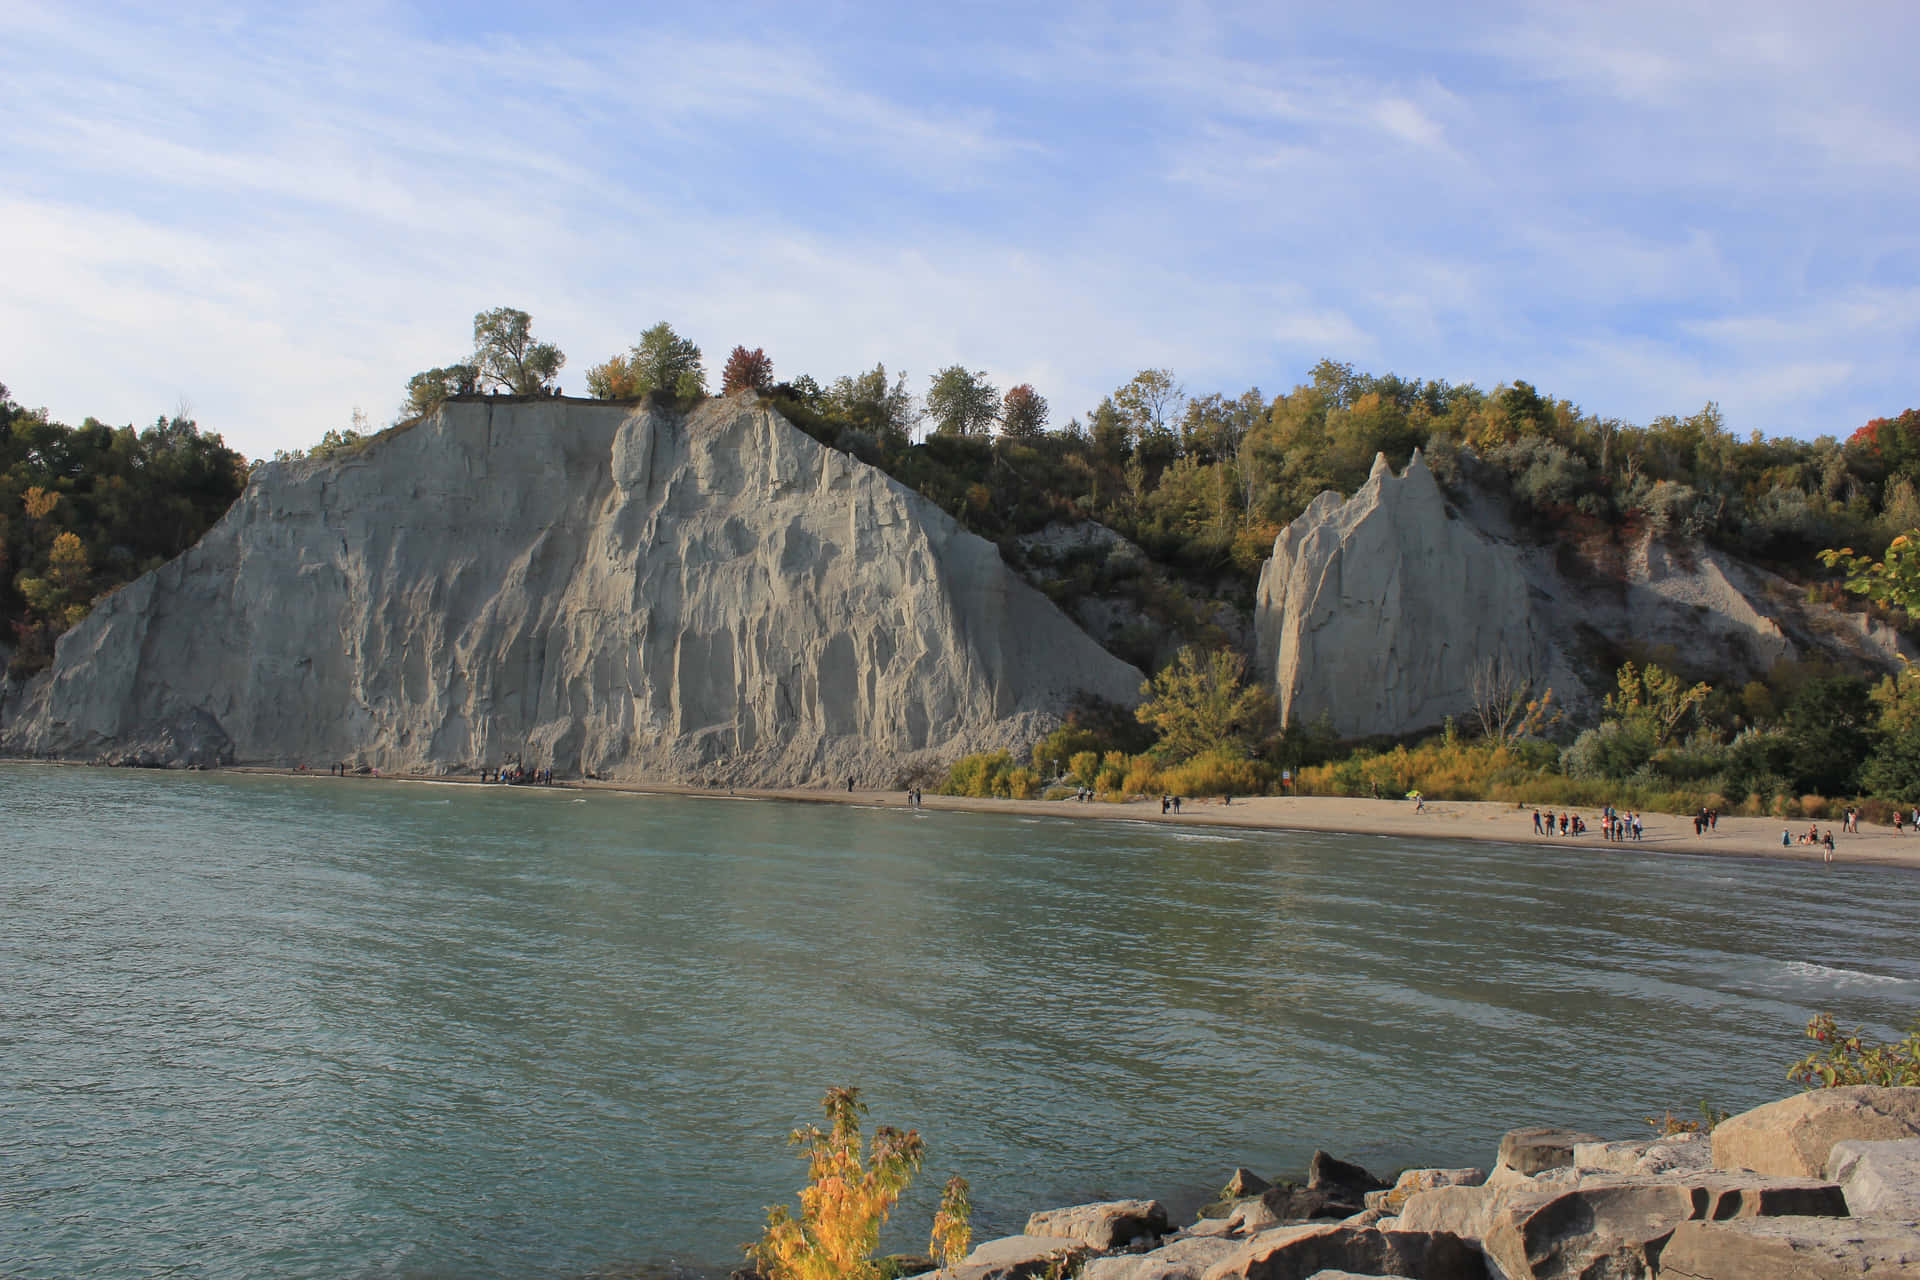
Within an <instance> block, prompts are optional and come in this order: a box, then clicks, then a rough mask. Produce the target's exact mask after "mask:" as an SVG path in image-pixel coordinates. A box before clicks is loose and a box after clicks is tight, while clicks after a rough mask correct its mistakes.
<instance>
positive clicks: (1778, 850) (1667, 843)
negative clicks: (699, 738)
mask: <svg viewBox="0 0 1920 1280" xmlns="http://www.w3.org/2000/svg"><path fill="white" fill-rule="evenodd" d="M225 772H230V773H269V774H284V775H286V776H289V777H310V778H317V779H320V780H329V779H328V775H326V774H324V773H320V774H315V773H311V772H296V771H295V770H291V769H276V768H259V767H249V766H235V767H233V768H230V769H228V770H225ZM331 780H332V781H336V782H338V781H343V780H341V779H331ZM344 781H346V782H368V781H375V780H374V779H369V778H364V777H349V778H347V779H344ZM377 781H380V782H434V783H443V784H444V783H455V784H459V785H471V786H483V785H497V784H485V783H481V782H480V781H479V780H478V779H474V778H428V777H422V776H416V775H404V774H403V775H387V776H383V777H381V778H379V779H378V780H377ZM555 785H556V786H565V787H569V788H572V789H577V790H587V791H630V792H637V793H641V794H654V795H684V796H696V797H716V796H718V797H725V798H731V799H754V800H785V801H789V802H792V803H799V804H850V805H864V806H868V807H884V808H900V807H902V806H904V805H905V804H906V803H907V801H906V796H905V794H904V793H903V792H899V791H861V790H855V791H847V790H844V789H841V788H833V787H795V788H747V787H740V788H735V789H733V790H730V791H729V790H714V789H712V788H707V787H690V786H673V785H668V784H656V783H632V782H600V781H588V782H580V781H567V782H564V783H556V784H555ZM922 807H923V808H924V809H926V810H927V811H929V812H963V813H992V814H1017V815H1020V816H1023V817H1042V818H1058V819H1061V820H1062V821H1068V822H1088V821H1094V822H1099V821H1107V822H1116V821H1117V822H1153V823H1163V824H1167V825H1171V826H1185V827H1243V828H1247V829H1251V830H1268V831H1332V832H1340V833H1343V834H1347V835H1369V836H1383V837H1387V838H1396V837H1402V836H1417V837H1427V838H1432V839H1443V840H1495V841H1502V842H1505V843H1508V844H1531V843H1558V844H1569V843H1570V844H1575V845H1580V846H1582V847H1586V848H1591V849H1592V850H1593V851H1594V853H1595V854H1596V855H1597V856H1602V857H1604V856H1605V855H1606V854H1608V853H1610V852H1620V851H1625V850H1629V849H1635V848H1637V849H1638V850H1640V851H1642V852H1653V851H1658V852H1662V853H1679V854H1700V855H1707V856H1717V857H1733V858H1773V859H1779V860H1781V861H1787V862H1808V863H1813V864H1816V865H1818V864H1819V863H1820V862H1821V861H1822V858H1823V855H1824V850H1823V849H1822V848H1821V847H1819V846H1814V845H1803V844H1798V843H1792V844H1787V845H1784V846H1783V845H1782V844H1781V843H1780V833H1781V831H1782V830H1783V829H1784V830H1786V831H1788V832H1789V833H1790V834H1791V838H1793V839H1795V840H1797V839H1798V837H1799V836H1800V835H1801V834H1802V833H1804V832H1805V831H1806V830H1807V828H1808V827H1809V826H1810V825H1817V826H1818V827H1819V829H1820V833H1821V834H1822V835H1823V836H1824V835H1825V834H1826V833H1827V831H1828V830H1832V832H1833V839H1834V862H1835V864H1836V865H1845V864H1856V865H1857V864H1861V863H1869V864H1873V865H1877V866H1888V867H1902V868H1906V869H1908V870H1916V871H1920V833H1915V832H1914V831H1913V830H1912V829H1911V828H1909V829H1908V830H1907V831H1904V832H1900V833H1898V834H1896V833H1895V832H1894V830H1893V828H1892V827H1888V826H1876V825H1874V824H1872V823H1867V822H1863V823H1861V825H1860V832H1859V834H1857V835H1851V834H1847V833H1845V832H1842V831H1841V829H1840V820H1839V819H1838V818H1834V819H1832V820H1830V821H1829V820H1826V819H1822V820H1821V821H1820V822H1819V823H1817V824H1814V823H1810V822H1809V820H1808V819H1805V818H1789V819H1784V820H1783V819H1779V818H1738V817H1730V816H1727V815H1724V814H1723V815H1721V817H1720V819H1719V822H1718V823H1717V824H1716V826H1715V828H1714V829H1713V830H1711V831H1707V832H1703V833H1702V834H1700V835H1697V836H1696V835H1695V834H1694V831H1693V820H1692V819H1691V818H1682V817H1677V816H1675V815H1673V814H1666V813H1650V814H1643V815H1642V825H1643V829H1644V834H1643V836H1642V838H1641V840H1640V841H1638V842H1637V844H1636V843H1635V842H1633V841H1628V842H1627V843H1626V844H1624V845H1621V844H1610V843H1608V842H1607V841H1604V840H1602V839H1601V838H1600V832H1599V822H1600V815H1599V814H1598V812H1596V811H1594V810H1590V809H1586V810H1578V812H1579V813H1580V815H1581V816H1582V817H1583V818H1584V819H1585V820H1586V822H1587V831H1586V833H1585V834H1584V835H1579V836H1568V837H1564V838H1563V837H1560V836H1554V837H1552V839H1551V840H1549V839H1548V837H1546V836H1541V835H1536V834H1534V830H1533V812H1534V811H1533V809H1532V808H1531V807H1530V806H1516V805H1512V804H1507V803H1504V802H1494V801H1466V800H1437V801H1435V800H1430V801H1428V802H1427V804H1426V807H1425V808H1424V809H1422V810H1418V811H1416V810H1415V808H1414V805H1413V803H1412V802H1411V801H1407V800H1368V799H1350V798H1346V797H1340V796H1252V797H1247V798H1244V799H1238V798H1237V799H1235V800H1234V801H1233V802H1232V803H1231V804H1227V803H1224V802H1223V801H1221V800H1220V799H1219V798H1217V797H1215V798H1209V799H1187V800H1184V801H1183V802H1182V804H1181V811H1180V813H1179V814H1178V815H1175V814H1165V815H1163V814H1161V812H1160V802H1159V800H1158V799H1140V800H1129V801H1110V800H1093V801H1086V802H1082V801H1077V800H985V799H976V798H973V797H969V796H938V795H934V794H932V793H930V792H929V793H927V794H926V795H925V796H924V799H923V801H922ZM1541 812H1542V813H1543V814H1544V813H1545V812H1546V811H1545V810H1544V809H1543V810H1541ZM1569 812H1573V811H1571V810H1570V811H1569Z"/></svg>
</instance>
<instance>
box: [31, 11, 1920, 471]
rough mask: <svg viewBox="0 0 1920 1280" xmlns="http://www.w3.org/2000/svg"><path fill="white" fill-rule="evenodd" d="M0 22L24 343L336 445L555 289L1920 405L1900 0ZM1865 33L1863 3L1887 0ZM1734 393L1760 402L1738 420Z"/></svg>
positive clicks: (790, 364) (1265, 360)
mask: <svg viewBox="0 0 1920 1280" xmlns="http://www.w3.org/2000/svg"><path fill="white" fill-rule="evenodd" d="M1652 13H1653V10H1651V9H1642V10H1635V9H1633V8H1628V7H1617V6H1615V7H1604V8H1598V9H1596V8H1592V7H1587V8H1581V7H1578V6H1572V7H1570V6H1562V5H1548V4H1539V5H1533V4H1512V5H1508V6H1505V7H1501V8H1497V9H1496V10H1494V11H1493V16H1492V17H1491V18H1488V19H1485V20H1482V21H1479V22H1462V21H1459V20H1458V19H1457V17H1455V18H1449V19H1447V20H1446V21H1444V22H1443V21H1439V20H1437V19H1435V18H1433V17H1432V16H1430V15H1429V14H1428V12H1427V11H1426V10H1425V9H1424V8H1421V7H1417V6H1402V5H1395V4H1382V5H1369V4H1357V5H1355V6H1352V7H1350V8H1343V9H1342V10H1338V11H1323V12H1319V13H1314V14H1304V13H1297V12H1290V13H1286V14H1280V13H1277V12H1268V11H1266V10H1264V9H1258V8H1256V9H1251V10H1247V11H1238V12H1237V11H1233V10H1230V9H1226V8H1216V7H1213V6H1186V7H1182V8H1176V9H1174V10H1172V11H1167V10H1161V9H1139V8H1132V7H1126V6H1121V7H1102V8H1099V9H1091V8H1089V9H1074V8H1070V9H1066V10H1063V11H1061V12H1059V13H1056V14H1053V15H1051V16H1043V17H1041V18H1039V19H1037V20H1027V21H1025V22H1024V23H1023V24H1022V25H1020V26H1019V27H1018V39H1017V40H1016V39H1013V38H1011V37H1009V36H1008V34H1007V33H1008V32H1011V31H1012V30H1014V28H1012V27H1009V26H1005V25H1004V23H1002V25H1000V26H996V25H995V24H996V23H997V22H1000V21H1001V20H1000V19H996V18H995V17H994V16H993V15H991V14H985V13H981V14H973V13H969V14H965V15H961V14H947V13H944V12H932V11H930V12H928V13H926V14H912V13H908V12H906V11H901V10H897V9H893V8H888V9H871V10H869V9H866V8H863V7H860V6H849V7H845V8H840V9H835V10H833V11H831V12H830V13H828V14H824V15H823V14H812V15H807V17H806V19H805V22H804V25H803V21H802V19H801V18H800V17H798V16H796V15H791V14H788V13H786V12H785V11H782V10H778V9H758V10H754V11H753V12H752V14H751V17H750V18H749V17H744V16H743V15H742V14H740V13H731V12H722V11H717V10H716V11H714V12H712V13H710V14H706V13H702V14H695V13H693V12H691V11H689V12H688V13H686V14H684V15H682V16H681V17H679V18H676V19H673V20H666V21H663V20H661V19H659V18H658V16H657V15H656V16H651V17H647V18H637V17H634V16H631V15H630V14H629V13H628V12H627V11H624V10H608V11H605V12H595V11H591V10H558V11H556V12H555V13H553V14H549V15H547V16H546V18H545V19H543V21H542V22H541V23H540V24H538V25H535V24H532V23H519V22H518V21H517V20H514V21H511V22H509V21H508V20H504V19H496V20H494V21H492V22H491V23H488V22H484V21H479V20H476V19H474V18H473V17H472V15H462V17H461V18H460V20H459V21H454V20H452V19H451V18H450V17H448V18H443V16H442V15H440V14H437V13H436V12H434V11H432V10H421V9H414V8H410V7H399V6H394V5H387V4H383V3H378V2H374V0H369V2H366V3H358V4H352V5H347V6H344V7H342V6H332V7H321V8H304V7H303V8H279V7H276V8H271V9H269V8H265V7H258V8H256V7H252V6H247V5H240V4H231V5H227V6H224V7H220V8H216V9H212V10H206V9H202V10H200V11H198V12H197V14H196V15H194V16H191V17H188V18H180V17H177V16H175V15H142V14H141V13H139V12H138V11H133V10H126V9H121V8H116V7H106V6H95V5H88V4H84V3H76V4H61V5H58V6H55V5H46V4H36V3H33V2H32V0H27V3H24V4H17V5H15V6H12V7H9V8H8V9H7V10H6V11H5V12H4V13H0V163H4V164H5V165H6V168H7V170H8V172H9V173H10V174H12V175H14V177H15V180H14V182H13V183H12V185H11V187H10V189H9V191H8V193H7V195H6V196H5V198H4V199H0V242H4V243H6V244H7V245H8V246H9V249H8V261H7V265H6V288H4V289H0V350H4V351H5V352H6V357H7V360H8V365H7V367H6V368H4V369H0V379H4V380H5V381H6V382H7V383H8V385H9V386H11V387H12V388H13V389H14V391H15V392H16V393H17V394H19V395H21V396H23V397H25V398H27V399H28V400H30V401H33V402H36V403H42V402H44V403H47V404H48V405H49V406H50V407H51V408H53V409H54V410H55V412H57V413H59V414H61V415H62V416H64V417H68V418H73V419H77V418H78V417H79V416H81V415H83V414H86V413H97V414H100V415H102V416H105V417H109V418H112V419H115V420H122V421H124V420H130V419H144V418H147V417H150V416H151V415H152V414H154V413H157V412H159V411H161V410H163V409H167V408H170V407H171V406H172V405H173V404H174V402H175V401H176V400H177V399H178V398H180V397H181V396H183V395H184V396H186V397H187V398H189V399H191V400H192V401H193V402H194V404H195V405H196V406H197V407H198V409H199V411H200V413H201V416H202V418H203V420H204V421H206V422H207V423H208V425H210V426H212V427H215V428H216V429H219V430H222V431H224V432H225V433H226V434H227V435H228V436H229V438H230V439H232V440H234V441H235V442H236V443H239V444H241V445H242V447H244V448H247V449H248V450H250V451H252V452H256V453H259V452H266V451H269V450H270V449H271V448H273V447H275V446H280V445H291V444H300V443H305V442H307V441H309V440H311V439H312V438H314V437H316V436H317V435H318V434H320V432H321V431H323V430H324V429H326V428H327V427H329V426H336V425H340V424H342V423H344V422H345V421H346V419H347V415H348V413H349V411H350V410H351V408H352V407H353V406H354V405H356V404H359V405H363V406H365V407H366V408H368V409H369V410H370V411H372V412H373V413H374V414H375V415H376V416H381V415H384V414H386V413H388V412H391V410H392V408H393V406H394V404H395V402H396V401H397V400H398V397H399V392H400V388H401V387H402V385H403V384H404V382H405V379H406V377H407V375H408V374H410V373H411V372H413V371H414V370H416V369H419V368H421V367H424V366H426V365H429V364H435V363H441V362H444V361H446V360H447V359H450V358H453V357H454V356H457V355H459V354H461V352H462V350H463V349H464V346H465V341H466V337H467V328H468V323H469V321H470V318H471V316H472V315H473V313H474V312H475V311H477V310H479V309H481V308H483V307H486V306H492V305H501V304H507V305H517V306H522V307H525V308H527V309H528V310H530V311H532V312H533V314H534V316H535V319H536V324H537V326H538V328H539V329H540V330H541V331H542V332H543V333H545V334H548V335H550V336H552V337H553V338H554V339H555V340H557V341H559V342H560V343H561V345H562V346H563V347H564V348H565V349H566V350H567V351H568V352H569V354H570V357H571V360H572V363H571V364H570V366H569V368H568V370H567V373H566V375H565V381H567V382H568V384H569V385H571V386H574V387H576V388H577V387H578V386H579V385H580V381H579V377H580V370H581V369H582V368H584V367H585V366H586V365H588V364H591V363H594V362H596V361H597V360H599V359H601V358H603V357H604V356H606V355H608V354H610V353H612V352H613V351H615V350H618V349H620V348H622V347H624V346H625V345H627V344H628V343H630V342H632V341H633V340H634V339H635V337H637V335H638V333H639V331H640V330H641V329H643V328H644V327H646V326H647V325H649V324H651V323H653V322H655V321H657V320H660V319H667V320H670V321H672V322H673V323H674V324H675V325H676V326H677V327H678V328H680V329H681V330H682V331H683V332H686V333H688V334H690V335H691V336H693V337H694V338H695V339H696V340H697V341H699V342H701V343H702V345H703V346H705V347H706V349H707V351H708V354H709V358H710V360H711V361H712V362H713V363H714V364H718V362H719V361H720V360H721V359H723V358H724V353H725V351H726V350H727V349H728V348H729V347H731V346H732V345H733V343H735V342H745V343H746V344H748V345H750V346H751V345H763V346H765V347H766V348H767V349H768V350H769V351H770V352H771V353H772V354H773V355H774V358H775V361H776V366H777V368H778V370H779V372H780V373H782V374H783V375H786V374H794V373H798V372H802V371H807V372H812V373H814V374H815V375H816V376H820V377H832V376H834V375H835V374H838V373H841V372H847V371H850V370H853V369H856V368H862V367H871V365H872V364H873V363H875V362H876V361H885V362H886V363H887V365H888V366H889V367H890V368H902V367H904V368H907V369H910V370H912V371H913V373H914V374H915V376H916V378H920V377H923V376H924V375H925V374H927V373H930V372H931V371H932V370H934V369H935V368H938V367H940V366H942V365H945V364H949V363H955V362H963V363H965V364H967V365H968V366H969V367H973V368H986V369H987V370H988V371H989V372H990V373H991V374H992V375H993V376H994V377H995V378H996V379H997V380H998V381H1000V383H1001V384H1002V385H1009V384H1011V383H1013V382H1015V381H1033V382H1035V383H1036V384H1037V385H1039V386H1040V389H1041V391H1042V392H1043V393H1045V394H1047V395H1048V396H1049V397H1050V398H1051V399H1052V400H1053V402H1054V406H1055V412H1056V416H1058V417H1061V418H1064V417H1065V416H1067V415H1068V414H1070V413H1074V412H1079V411H1081V410H1083V409H1084V408H1086V407H1087V406H1088V405H1090V404H1092V403H1093V402H1094V401H1095V400H1097V399H1098V397H1099V395H1100V394H1102V393H1103V392H1104V391H1105V390H1107V389H1109V388H1111V387H1112V386H1114V385H1117V384H1118V383H1119V382H1120V381H1122V380H1124V379H1125V378H1126V377H1127V376H1128V375H1129V374H1130V373H1131V372H1132V371H1133V370H1135V369H1138V368H1140V367H1143V366H1146V365H1155V366H1163V365H1171V366H1173V367H1174V368H1175V369H1176V371H1177V372H1178V373H1179V374H1180V375H1181V376H1182V377H1183V379H1184V380H1185V381H1186V382H1187V383H1188V384H1189V386H1190V387H1193V388H1195V389H1203V388H1207V387H1212V386H1218V387H1221V388H1223V389H1239V388H1242V387H1245V386H1247V385H1249V384H1253V383H1259V384H1261V385H1262V386H1264V387H1266V388H1267V389H1268V390H1269V391H1275V390H1280V389H1283V388H1284V387H1285V386H1287V385H1288V384H1290V383H1291V382H1292V381H1294V380H1295V379H1297V378H1298V377H1300V376H1301V375H1302V374H1304V372H1305V370H1306V369H1307V368H1308V367H1309V366H1310V365H1311V364H1312V363H1313V362H1314V361H1315V360H1316V359H1318V358H1319V357H1321V356H1323V355H1331V356H1334V357H1336V358H1341V359H1348V360H1354V361H1356V362H1359V363H1362V364H1363V365H1367V366H1371V367H1379V368H1393V369H1396V370H1398V371H1400V372H1403V373H1409V374H1430V375H1435V376H1445V377H1449V378H1452V379H1454V380H1456V381H1458V380H1467V379H1471V380H1476V381H1481V382H1493V381H1498V380H1500V379H1503V378H1511V377H1526V378H1528V379H1529V380H1532V381H1534V382H1536V383H1539V384H1540V385H1542V386H1545V387H1546V388H1547V389H1548V390H1550V391H1555V392H1557V393H1559V394H1564V395H1569V396H1571V397H1572V398H1575V399H1577V400H1579V401H1580V402H1581V403H1583V404H1585V405H1587V406H1588V407H1590V408H1594V409H1597V410H1600V411H1603V412H1608V413H1614V414H1618V415H1621V416H1630V417H1641V418H1645V417H1649V416H1652V415H1653V414H1655V413H1659V412H1665V411H1670V410H1678V411H1686V410H1687V409H1689V408H1692V407H1697V402H1699V401H1702V400H1704V399H1706V398H1715V399H1719V400H1721V401H1722V402H1723V403H1724V404H1726V405H1727V406H1728V409H1729V413H1730V415H1732V416H1734V418H1735V425H1736V426H1737V427H1739V428H1741V429H1746V428H1748V427H1760V428H1763V429H1766V430H1769V431H1806V432H1811V431H1814V430H1834V429H1839V428H1840V427H1842V426H1844V425H1845V419H1846V417H1847V416H1848V415H1850V414H1857V413H1860V412H1862V411H1864V410H1866V409H1868V408H1871V409H1873V411H1876V412H1887V411H1895V410H1897V409H1899V408H1903V407H1905V405H1906V404H1907V403H1908V402H1911V401H1913V400H1915V399H1917V398H1920V397H1917V396H1916V395H1915V393H1914V388H1913V384H1912V381H1911V377H1912V375H1911V353H1912V351H1914V350H1916V349H1920V317H1916V315H1915V313H1914V306H1913V302H1912V300H1913V297H1914V290H1915V289H1916V288H1920V233H1916V232H1914V231H1913V230H1912V228H1911V225H1910V220H1909V219H1908V218H1907V216H1906V215H1905V212H1904V210H1905V205H1906V204H1907V203H1908V202H1909V200H1908V199H1907V196H1906V195H1904V194H1902V193H1909V189H1910V187H1911V185H1912V179H1913V170H1914V169H1915V168H1916V167H1917V166H1920V154H1917V153H1916V147H1915V139H1916V137H1920V113H1917V111H1916V109H1915V108H1914V107H1912V106H1910V105H1909V103H1910V102H1911V98H1910V95H1905V94H1904V93H1902V92H1895V91H1894V90H1895V89H1897V88H1898V87H1899V86H1901V85H1904V75H1905V72H1904V68H1903V67H1902V66H1901V65H1900V60H1899V56H1898V51H1899V50H1900V49H1902V48H1905V47H1911V44H1912V40H1911V37H1912V36H1914V35H1920V19H1916V18H1914V17H1910V16H1908V15H1907V14H1905V13H1904V12H1901V11H1898V10H1896V11H1893V12H1891V13H1885V12H1882V13H1879V14H1877V15H1862V14H1855V13H1853V12H1852V11H1848V12H1847V13H1844V14H1841V15H1839V16H1838V17H1837V18H1835V17H1832V16H1821V15H1813V14H1811V11H1807V10H1804V9H1800V8H1797V7H1788V6H1784V5H1777V6H1770V5H1764V4H1763V5H1759V6H1753V5H1744V6H1740V7H1738V8H1737V9H1736V8H1733V7H1730V6H1727V5H1698V6H1691V5H1685V4H1683V5H1680V6H1677V7H1675V6H1670V5H1662V6H1661V8H1660V9H1659V14H1660V15H1661V20H1660V21H1659V22H1654V21H1651V19H1650V15H1651V14H1652ZM1868 18H1873V19H1875V20H1876V21H1877V23H1878V26H1877V27H1875V28H1870V27H1869V26H1868V24H1867V19H1868ZM1736 411H1737V412H1736Z"/></svg>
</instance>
